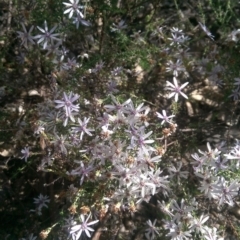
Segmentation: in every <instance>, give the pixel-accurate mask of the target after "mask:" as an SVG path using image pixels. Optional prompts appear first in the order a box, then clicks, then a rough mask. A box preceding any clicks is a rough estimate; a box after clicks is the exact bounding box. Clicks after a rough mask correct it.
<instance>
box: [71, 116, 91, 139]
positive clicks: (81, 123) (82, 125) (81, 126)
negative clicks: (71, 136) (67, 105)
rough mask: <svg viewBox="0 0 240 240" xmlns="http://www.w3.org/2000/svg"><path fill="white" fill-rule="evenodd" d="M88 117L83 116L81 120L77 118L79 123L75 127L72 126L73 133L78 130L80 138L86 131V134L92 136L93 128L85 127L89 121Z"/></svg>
mask: <svg viewBox="0 0 240 240" xmlns="http://www.w3.org/2000/svg"><path fill="white" fill-rule="evenodd" d="M89 120H90V118H86V117H84V120H83V121H82V120H81V119H80V118H78V123H79V126H77V127H72V130H73V131H74V132H75V133H79V132H80V140H82V138H83V135H84V134H85V133H86V134H87V135H89V136H92V133H91V132H92V131H94V130H93V129H91V128H87V124H88V122H89Z"/></svg>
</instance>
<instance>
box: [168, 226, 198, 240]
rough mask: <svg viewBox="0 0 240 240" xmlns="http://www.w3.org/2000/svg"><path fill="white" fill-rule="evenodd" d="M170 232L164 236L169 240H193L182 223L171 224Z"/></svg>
mask: <svg viewBox="0 0 240 240" xmlns="http://www.w3.org/2000/svg"><path fill="white" fill-rule="evenodd" d="M169 230H170V232H169V233H168V234H167V235H166V236H168V237H171V240H187V239H189V240H190V239H193V238H192V235H191V232H190V231H186V230H185V228H184V225H183V223H182V222H178V223H177V224H175V223H173V224H172V226H171V228H170V229H169Z"/></svg>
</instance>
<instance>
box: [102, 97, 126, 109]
mask: <svg viewBox="0 0 240 240" xmlns="http://www.w3.org/2000/svg"><path fill="white" fill-rule="evenodd" d="M111 98H112V101H113V102H114V104H115V105H110V104H107V105H105V106H104V108H105V109H106V111H107V112H111V111H118V112H121V113H123V112H127V110H126V109H125V106H126V105H127V104H129V103H130V102H131V99H128V100H126V101H125V102H124V103H122V104H121V103H119V102H118V101H117V99H116V98H115V97H114V96H113V95H112V96H111Z"/></svg>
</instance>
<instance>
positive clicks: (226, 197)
mask: <svg viewBox="0 0 240 240" xmlns="http://www.w3.org/2000/svg"><path fill="white" fill-rule="evenodd" d="M213 187H214V189H213V192H214V194H216V195H217V196H218V200H219V203H218V204H219V205H222V204H224V203H227V204H228V205H230V206H233V204H234V201H233V198H234V197H236V196H237V195H238V190H239V187H240V184H239V183H238V180H234V181H233V182H231V183H229V182H227V181H226V180H225V179H224V177H221V178H220V179H219V181H218V182H217V183H215V184H214V185H213Z"/></svg>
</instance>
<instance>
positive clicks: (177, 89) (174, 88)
mask: <svg viewBox="0 0 240 240" xmlns="http://www.w3.org/2000/svg"><path fill="white" fill-rule="evenodd" d="M187 85H188V82H186V83H184V84H183V85H182V86H178V82H177V79H176V78H175V77H173V84H172V83H170V82H169V81H167V88H166V89H167V90H170V91H171V93H170V94H169V96H168V98H171V97H173V96H174V97H175V102H177V101H178V96H179V94H180V95H182V96H183V97H184V98H186V99H188V96H187V95H186V94H185V93H183V92H182V89H183V88H184V87H186V86H187Z"/></svg>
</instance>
